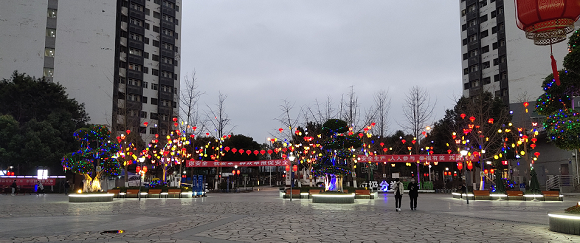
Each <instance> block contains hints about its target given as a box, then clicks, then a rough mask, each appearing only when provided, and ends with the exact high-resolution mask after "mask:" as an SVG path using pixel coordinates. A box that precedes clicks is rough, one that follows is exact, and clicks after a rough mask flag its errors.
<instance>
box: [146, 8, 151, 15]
mask: <svg viewBox="0 0 580 243" xmlns="http://www.w3.org/2000/svg"><path fill="white" fill-rule="evenodd" d="M145 15H147V16H149V15H151V9H148V8H145Z"/></svg>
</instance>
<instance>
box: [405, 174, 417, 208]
mask: <svg viewBox="0 0 580 243" xmlns="http://www.w3.org/2000/svg"><path fill="white" fill-rule="evenodd" d="M407 189H408V190H409V199H410V200H411V202H410V204H411V210H417V197H419V185H418V184H417V183H416V182H415V178H413V179H411V182H410V183H409V185H408V186H407Z"/></svg>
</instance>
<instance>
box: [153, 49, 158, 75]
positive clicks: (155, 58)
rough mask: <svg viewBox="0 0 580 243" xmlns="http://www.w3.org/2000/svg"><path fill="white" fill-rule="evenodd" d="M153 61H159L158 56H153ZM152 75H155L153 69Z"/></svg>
mask: <svg viewBox="0 0 580 243" xmlns="http://www.w3.org/2000/svg"><path fill="white" fill-rule="evenodd" d="M153 61H157V62H158V61H159V56H157V55H155V54H153ZM153 75H155V69H153Z"/></svg>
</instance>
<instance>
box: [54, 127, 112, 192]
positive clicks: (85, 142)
mask: <svg viewBox="0 0 580 243" xmlns="http://www.w3.org/2000/svg"><path fill="white" fill-rule="evenodd" d="M73 135H74V137H75V139H76V140H77V141H79V142H80V144H81V148H80V149H79V150H78V151H76V152H73V153H69V154H67V155H65V156H64V157H63V158H62V160H61V165H62V166H63V167H64V168H66V169H69V170H71V171H72V172H74V173H77V174H81V175H85V179H87V180H89V183H92V182H93V181H98V178H99V177H100V176H102V175H103V176H117V175H119V174H120V173H121V165H120V163H119V161H117V159H116V158H113V155H114V154H115V153H117V151H119V148H120V147H119V144H117V143H115V142H114V141H111V138H110V135H111V132H110V131H109V129H108V128H107V127H106V126H104V125H92V126H90V127H89V128H81V129H78V130H77V131H75V132H74V134H73ZM97 168H101V170H100V171H98V170H97ZM95 189H97V188H95ZM98 189H100V186H98Z"/></svg>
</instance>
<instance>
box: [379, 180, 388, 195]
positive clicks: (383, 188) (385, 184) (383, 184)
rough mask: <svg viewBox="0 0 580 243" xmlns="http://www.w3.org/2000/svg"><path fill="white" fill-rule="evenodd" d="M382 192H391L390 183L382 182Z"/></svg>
mask: <svg viewBox="0 0 580 243" xmlns="http://www.w3.org/2000/svg"><path fill="white" fill-rule="evenodd" d="M380 186H381V191H383V192H386V191H388V190H389V183H387V182H386V181H382V182H381V184H380Z"/></svg>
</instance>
